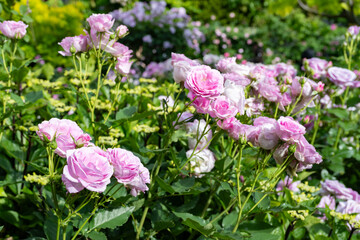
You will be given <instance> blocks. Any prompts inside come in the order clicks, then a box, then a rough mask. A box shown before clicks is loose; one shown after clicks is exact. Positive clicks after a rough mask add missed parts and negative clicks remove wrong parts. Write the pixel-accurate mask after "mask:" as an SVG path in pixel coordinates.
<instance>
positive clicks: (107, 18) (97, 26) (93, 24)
mask: <svg viewBox="0 0 360 240" xmlns="http://www.w3.org/2000/svg"><path fill="white" fill-rule="evenodd" d="M86 21H87V22H88V23H89V25H90V28H91V29H92V30H95V31H96V32H107V31H109V30H110V29H111V27H112V26H113V25H114V21H115V19H113V17H112V16H111V15H110V14H92V15H91V16H90V17H88V18H87V19H86Z"/></svg>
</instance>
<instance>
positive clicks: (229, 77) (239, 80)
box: [223, 73, 251, 87]
mask: <svg viewBox="0 0 360 240" xmlns="http://www.w3.org/2000/svg"><path fill="white" fill-rule="evenodd" d="M223 77H224V79H225V80H226V81H225V83H226V82H228V81H230V82H233V83H235V84H236V85H241V86H244V87H245V86H248V85H249V84H250V83H251V80H250V79H249V78H248V77H246V76H244V75H240V74H237V73H224V74H223Z"/></svg>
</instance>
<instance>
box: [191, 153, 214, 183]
mask: <svg viewBox="0 0 360 240" xmlns="http://www.w3.org/2000/svg"><path fill="white" fill-rule="evenodd" d="M193 151H194V150H193V149H190V150H189V151H187V152H186V157H187V158H188V159H189V158H190V157H191V159H190V162H189V166H186V168H187V169H188V170H189V171H190V172H191V173H193V174H194V175H195V177H197V178H201V177H203V176H204V173H208V172H210V171H211V170H212V169H213V168H214V166H215V156H214V154H213V153H212V152H211V151H210V150H209V149H203V150H202V151H195V153H194V154H193V155H192V156H191V154H192V153H193ZM189 168H190V169H189Z"/></svg>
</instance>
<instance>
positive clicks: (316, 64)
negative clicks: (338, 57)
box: [303, 58, 332, 79]
mask: <svg viewBox="0 0 360 240" xmlns="http://www.w3.org/2000/svg"><path fill="white" fill-rule="evenodd" d="M304 64H305V65H308V67H309V69H305V70H309V71H311V72H312V74H313V78H315V79H318V78H320V77H323V76H325V75H326V69H327V68H329V67H331V66H332V62H328V61H326V60H323V59H320V58H310V59H304ZM303 68H304V67H303Z"/></svg>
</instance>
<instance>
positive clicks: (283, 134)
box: [277, 116, 306, 141]
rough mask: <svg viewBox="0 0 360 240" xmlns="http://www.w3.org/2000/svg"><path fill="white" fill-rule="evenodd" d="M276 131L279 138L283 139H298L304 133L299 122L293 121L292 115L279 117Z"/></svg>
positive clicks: (304, 130) (303, 128)
mask: <svg viewBox="0 0 360 240" xmlns="http://www.w3.org/2000/svg"><path fill="white" fill-rule="evenodd" d="M277 122H278V127H279V128H278V129H279V131H278V132H277V134H278V136H279V138H280V139H281V140H283V141H290V140H293V141H298V140H299V139H300V137H302V136H303V135H304V134H305V133H306V129H305V127H304V126H302V125H301V124H300V123H298V122H297V121H295V120H294V119H293V118H292V117H283V116H281V117H280V118H279V120H278V121H277Z"/></svg>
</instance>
